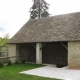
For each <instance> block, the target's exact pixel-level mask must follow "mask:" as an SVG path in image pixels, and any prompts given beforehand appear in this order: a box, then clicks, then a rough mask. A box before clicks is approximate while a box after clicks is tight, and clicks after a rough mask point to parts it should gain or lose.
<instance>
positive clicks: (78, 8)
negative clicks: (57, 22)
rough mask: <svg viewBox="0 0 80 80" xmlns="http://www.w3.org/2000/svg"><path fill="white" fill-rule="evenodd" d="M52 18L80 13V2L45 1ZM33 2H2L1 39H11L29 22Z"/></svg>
mask: <svg viewBox="0 0 80 80" xmlns="http://www.w3.org/2000/svg"><path fill="white" fill-rule="evenodd" d="M45 1H46V2H47V3H49V4H50V6H49V10H48V11H49V13H50V14H52V15H51V16H55V15H61V14H67V13H73V12H80V0H45ZM32 4H33V2H32V0H0V37H2V36H5V35H6V34H9V37H10V38H11V37H12V36H13V35H15V34H16V32H17V31H18V30H19V29H20V28H21V27H22V26H23V25H24V24H25V23H26V22H27V21H28V20H29V18H30V13H29V10H30V7H31V6H32Z"/></svg>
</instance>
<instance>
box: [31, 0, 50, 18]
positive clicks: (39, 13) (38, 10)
mask: <svg viewBox="0 0 80 80" xmlns="http://www.w3.org/2000/svg"><path fill="white" fill-rule="evenodd" d="M47 10H48V4H47V3H46V2H45V0H33V5H32V7H31V8H30V13H31V14H30V19H38V18H41V17H49V13H48V11H47Z"/></svg>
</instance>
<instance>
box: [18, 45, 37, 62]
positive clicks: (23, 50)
mask: <svg viewBox="0 0 80 80" xmlns="http://www.w3.org/2000/svg"><path fill="white" fill-rule="evenodd" d="M33 45H34V46H35V44H33ZM33 45H32V43H22V44H21V46H20V48H19V54H20V55H21V56H22V58H23V59H24V60H25V61H26V62H36V49H35V48H34V46H33Z"/></svg>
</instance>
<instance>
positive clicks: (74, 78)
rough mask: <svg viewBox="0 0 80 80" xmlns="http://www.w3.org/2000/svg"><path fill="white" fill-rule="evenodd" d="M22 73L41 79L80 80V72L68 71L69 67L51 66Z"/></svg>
mask: <svg viewBox="0 0 80 80" xmlns="http://www.w3.org/2000/svg"><path fill="white" fill-rule="evenodd" d="M20 73H23V74H30V75H36V76H41V77H49V78H57V79H61V80H80V70H71V69H67V67H63V68H56V67H55V66H50V65H49V66H44V67H40V68H36V69H32V70H28V71H23V72H20Z"/></svg>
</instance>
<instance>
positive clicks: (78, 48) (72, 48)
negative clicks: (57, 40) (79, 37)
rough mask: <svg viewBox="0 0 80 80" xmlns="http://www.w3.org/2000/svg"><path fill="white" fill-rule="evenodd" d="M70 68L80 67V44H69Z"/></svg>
mask: <svg viewBox="0 0 80 80" xmlns="http://www.w3.org/2000/svg"><path fill="white" fill-rule="evenodd" d="M68 66H69V67H72V68H73V67H80V42H68Z"/></svg>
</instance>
